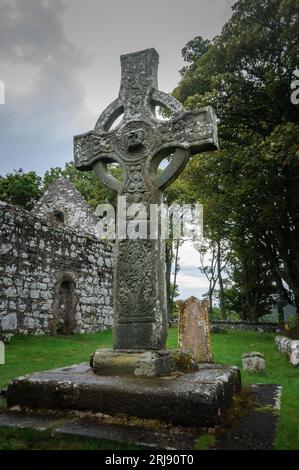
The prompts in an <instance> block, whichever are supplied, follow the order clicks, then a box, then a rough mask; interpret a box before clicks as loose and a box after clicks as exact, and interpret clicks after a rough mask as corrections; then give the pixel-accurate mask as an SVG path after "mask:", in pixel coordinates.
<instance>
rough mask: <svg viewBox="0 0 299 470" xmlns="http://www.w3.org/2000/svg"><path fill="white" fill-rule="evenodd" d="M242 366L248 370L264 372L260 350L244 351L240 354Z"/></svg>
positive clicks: (263, 359) (264, 365)
mask: <svg viewBox="0 0 299 470" xmlns="http://www.w3.org/2000/svg"><path fill="white" fill-rule="evenodd" d="M242 367H243V369H244V370H248V372H265V367H266V364H265V357H264V354H262V353H260V352H246V353H244V354H243V355H242Z"/></svg>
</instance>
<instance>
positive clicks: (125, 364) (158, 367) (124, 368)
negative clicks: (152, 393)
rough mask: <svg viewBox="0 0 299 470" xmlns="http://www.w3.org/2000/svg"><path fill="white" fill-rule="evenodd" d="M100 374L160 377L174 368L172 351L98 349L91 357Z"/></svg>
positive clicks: (92, 364) (93, 366) (96, 370)
mask: <svg viewBox="0 0 299 470" xmlns="http://www.w3.org/2000/svg"><path fill="white" fill-rule="evenodd" d="M90 365H91V366H92V368H93V371H94V372H95V373H96V374H98V375H111V376H119V375H127V376H135V377H159V376H162V375H166V374H170V373H171V372H172V370H173V359H172V352H171V351H167V350H161V351H136V350H115V349H114V350H112V349H98V350H97V351H96V352H95V354H94V355H93V356H92V358H91V364H90Z"/></svg>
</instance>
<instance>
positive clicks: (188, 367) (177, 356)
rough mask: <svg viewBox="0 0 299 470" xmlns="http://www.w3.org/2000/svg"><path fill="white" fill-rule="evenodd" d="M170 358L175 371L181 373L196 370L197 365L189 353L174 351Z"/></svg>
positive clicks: (179, 350)
mask: <svg viewBox="0 0 299 470" xmlns="http://www.w3.org/2000/svg"><path fill="white" fill-rule="evenodd" d="M172 357H173V365H174V368H175V370H179V371H181V372H192V371H195V370H198V365H197V363H196V361H195V358H194V355H193V354H192V352H191V351H187V350H185V349H178V350H177V351H174V353H173V355H172Z"/></svg>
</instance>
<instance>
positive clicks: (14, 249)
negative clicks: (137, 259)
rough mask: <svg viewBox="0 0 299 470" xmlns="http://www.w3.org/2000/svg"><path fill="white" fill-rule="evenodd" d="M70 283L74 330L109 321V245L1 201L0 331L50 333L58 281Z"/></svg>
mask: <svg viewBox="0 0 299 470" xmlns="http://www.w3.org/2000/svg"><path fill="white" fill-rule="evenodd" d="M65 280H66V281H69V280H71V282H72V285H73V286H74V289H73V290H74V292H73V293H74V312H75V315H74V331H75V332H82V333H83V332H95V331H99V330H102V329H105V328H107V327H110V326H111V325H112V247H111V245H108V244H105V243H103V242H99V241H97V240H95V239H93V238H92V237H84V236H82V235H79V234H77V233H76V232H72V231H69V230H67V229H64V228H62V229H60V228H59V229H58V228H55V227H52V226H51V225H49V224H47V223H46V222H43V221H42V220H41V219H39V218H37V217H35V216H33V215H32V214H31V213H30V212H27V211H25V210H21V209H17V208H15V207H13V206H11V205H8V204H6V203H3V202H0V332H1V331H2V332H3V331H4V332H11V333H24V334H43V333H46V334H50V333H53V332H54V328H55V322H56V321H57V315H58V313H57V298H58V296H59V288H60V286H61V283H62V282H63V281H65Z"/></svg>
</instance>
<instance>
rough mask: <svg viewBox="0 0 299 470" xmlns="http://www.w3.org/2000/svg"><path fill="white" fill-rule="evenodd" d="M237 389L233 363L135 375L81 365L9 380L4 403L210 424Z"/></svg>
mask: <svg viewBox="0 0 299 470" xmlns="http://www.w3.org/2000/svg"><path fill="white" fill-rule="evenodd" d="M239 388H240V371H239V369H238V368H237V367H232V366H223V365H211V364H210V365H208V364H206V365H201V366H200V367H199V370H198V371H197V372H193V373H187V374H176V375H170V376H168V377H152V378H137V377H134V376H116V375H115V376H111V375H109V376H108V375H101V376H100V375H97V374H95V373H94V372H93V370H92V369H91V368H90V367H89V366H88V365H87V364H82V365H77V366H73V367H65V368H63V369H55V370H51V371H48V372H38V373H35V374H31V375H27V376H24V377H19V378H17V379H15V380H13V381H12V382H11V383H10V384H9V387H8V390H7V404H8V406H15V405H19V406H20V407H29V408H38V409H52V410H84V411H98V412H101V413H108V414H110V415H117V414H120V413H122V414H123V413H124V414H127V415H130V416H137V417H138V418H143V419H158V420H161V421H165V422H171V423H176V424H183V425H187V426H193V425H211V424H214V423H217V420H218V415H219V410H222V409H224V408H225V407H226V406H228V405H229V404H230V401H231V399H232V397H233V395H234V394H235V393H236V392H237V391H238V390H239Z"/></svg>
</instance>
